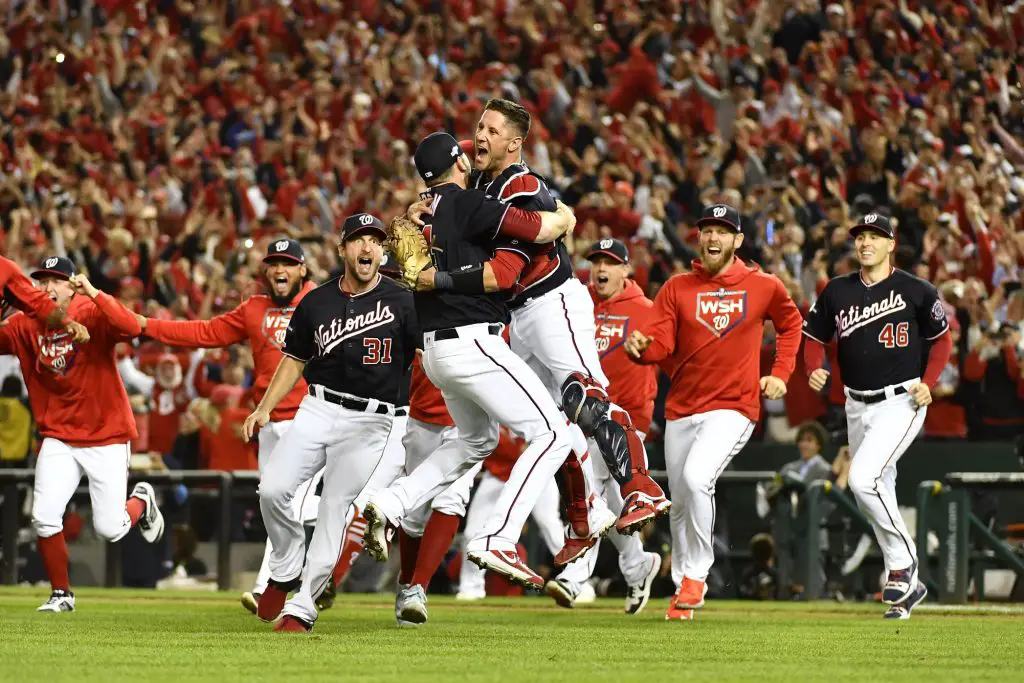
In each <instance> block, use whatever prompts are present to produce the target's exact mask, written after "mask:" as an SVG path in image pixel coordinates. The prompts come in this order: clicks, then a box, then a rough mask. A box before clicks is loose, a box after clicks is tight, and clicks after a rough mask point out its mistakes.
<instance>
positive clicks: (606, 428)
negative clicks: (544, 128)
mask: <svg viewBox="0 0 1024 683" xmlns="http://www.w3.org/2000/svg"><path fill="white" fill-rule="evenodd" d="M594 441H596V442H597V446H598V448H599V449H600V450H601V455H602V457H604V461H605V463H607V465H608V471H609V472H611V475H612V478H613V479H615V481H616V483H618V484H619V487H620V490H621V491H622V495H623V496H628V495H629V494H630V493H633V492H634V491H640V492H642V493H645V494H647V495H649V496H652V497H655V498H664V497H665V492H664V491H662V490H661V487H660V486H658V484H657V483H655V481H654V480H653V479H651V477H650V474H649V473H648V470H647V451H645V450H644V442H643V440H642V439H641V438H640V434H639V433H638V432H637V431H636V427H634V426H633V421H632V420H630V418H629V414H627V413H626V411H624V410H622V409H621V408H619V407H618V406H616V405H612V407H611V409H610V410H609V411H608V413H607V415H606V416H605V418H604V419H603V420H602V421H601V422H600V424H598V426H597V429H596V430H595V431H594Z"/></svg>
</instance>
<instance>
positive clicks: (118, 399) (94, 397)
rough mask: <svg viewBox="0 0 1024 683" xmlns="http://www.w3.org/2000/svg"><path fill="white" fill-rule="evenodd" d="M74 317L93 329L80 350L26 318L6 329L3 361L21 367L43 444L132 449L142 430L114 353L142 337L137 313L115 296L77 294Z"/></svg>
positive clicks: (2, 329) (0, 332)
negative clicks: (48, 440) (130, 444)
mask: <svg viewBox="0 0 1024 683" xmlns="http://www.w3.org/2000/svg"><path fill="white" fill-rule="evenodd" d="M68 312H69V314H70V315H71V316H72V317H74V319H75V320H77V321H79V322H80V323H81V324H83V325H85V327H86V328H87V329H88V330H89V336H90V340H89V341H88V343H85V344H79V343H77V342H75V341H73V340H72V338H71V335H70V334H69V333H68V332H67V331H65V330H48V329H46V328H45V327H44V326H43V325H42V323H40V322H39V321H38V320H35V319H34V318H30V317H28V316H26V315H15V316H14V317H13V318H11V319H10V320H8V321H7V322H6V323H5V324H3V325H0V355H5V354H14V355H16V356H17V357H18V360H19V361H20V362H21V369H22V373H23V374H24V376H25V385H26V387H27V388H28V396H29V402H30V403H31V406H32V415H33V416H34V417H35V419H36V422H37V423H38V425H39V433H40V434H41V435H42V436H43V437H44V438H53V439H59V440H60V441H63V442H64V443H66V444H68V445H69V446H74V447H78V448H87V447H93V446H108V445H111V444H118V443H128V442H129V441H131V440H132V439H134V438H135V437H136V436H137V435H138V432H137V431H136V428H135V417H134V415H132V408H131V404H129V402H128V393H127V392H126V391H125V388H124V383H123V382H122V381H121V377H120V375H119V373H118V371H117V357H116V352H115V347H116V346H117V344H118V343H120V342H122V341H125V340H127V339H131V338H133V337H136V336H138V335H139V334H140V333H141V332H142V328H141V326H140V325H139V322H138V320H136V319H135V315H134V314H133V313H132V312H131V311H129V310H128V309H127V308H125V307H124V306H122V305H121V304H120V303H119V302H118V301H117V300H116V299H115V298H113V297H112V296H110V295H109V294H105V293H103V292H100V294H98V295H97V296H96V299H95V301H92V300H89V299H88V298H87V297H84V296H81V295H76V296H75V297H74V298H73V299H72V300H71V304H70V305H69V306H68Z"/></svg>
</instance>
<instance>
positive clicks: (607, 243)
mask: <svg viewBox="0 0 1024 683" xmlns="http://www.w3.org/2000/svg"><path fill="white" fill-rule="evenodd" d="M597 246H598V248H599V249H611V248H612V241H611V240H608V239H605V240H601V242H600V244H598V245H597Z"/></svg>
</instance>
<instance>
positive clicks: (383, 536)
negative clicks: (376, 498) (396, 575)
mask: <svg viewBox="0 0 1024 683" xmlns="http://www.w3.org/2000/svg"><path fill="white" fill-rule="evenodd" d="M363 519H365V520H366V533H365V534H364V535H363V543H364V544H365V548H366V552H367V553H368V554H369V555H370V557H372V558H373V559H375V560H377V561H378V562H387V561H388V545H389V544H390V543H391V539H392V537H393V536H394V535H395V525H394V524H392V523H391V521H390V520H389V519H388V518H387V515H385V514H384V512H383V511H382V510H381V509H380V508H379V507H377V506H376V505H374V504H373V503H367V504H366V508H365V509H364V510H363Z"/></svg>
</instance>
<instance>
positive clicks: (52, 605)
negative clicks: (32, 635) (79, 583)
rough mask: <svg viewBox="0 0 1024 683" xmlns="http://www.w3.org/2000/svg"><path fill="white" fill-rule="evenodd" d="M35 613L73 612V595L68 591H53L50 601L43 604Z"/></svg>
mask: <svg viewBox="0 0 1024 683" xmlns="http://www.w3.org/2000/svg"><path fill="white" fill-rule="evenodd" d="M36 611H37V612H74V611H75V594H74V593H72V592H70V591H53V593H51V594H50V599H49V600H47V601H46V602H44V603H43V604H42V605H41V606H40V607H39V608H37V609H36Z"/></svg>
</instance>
